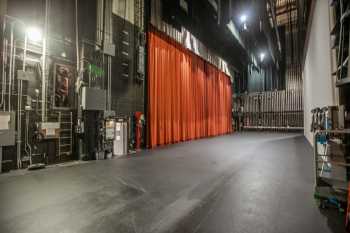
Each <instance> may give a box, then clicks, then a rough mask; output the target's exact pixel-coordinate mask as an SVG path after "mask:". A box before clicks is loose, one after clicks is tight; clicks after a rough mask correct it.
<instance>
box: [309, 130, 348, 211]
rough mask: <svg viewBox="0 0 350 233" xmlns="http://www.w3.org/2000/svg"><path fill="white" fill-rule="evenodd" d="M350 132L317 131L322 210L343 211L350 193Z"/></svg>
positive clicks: (317, 188)
mask: <svg viewBox="0 0 350 233" xmlns="http://www.w3.org/2000/svg"><path fill="white" fill-rule="evenodd" d="M349 135H350V130H349V129H346V130H345V129H344V130H316V131H315V132H314V161H315V194H314V196H315V199H316V200H317V201H318V203H319V207H321V208H326V207H335V208H337V209H338V210H339V211H341V212H344V211H345V209H346V203H347V193H348V168H349V167H350V161H349V159H350V158H349V157H348V154H347V147H346V145H347V141H346V140H347V138H348V136H349Z"/></svg>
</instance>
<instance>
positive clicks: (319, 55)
mask: <svg viewBox="0 0 350 233" xmlns="http://www.w3.org/2000/svg"><path fill="white" fill-rule="evenodd" d="M315 2H316V3H315V4H316V5H315V11H314V15H313V20H312V26H311V33H310V38H309V41H308V45H307V55H306V61H305V66H304V70H303V78H304V134H305V136H306V138H307V139H308V140H309V142H310V143H311V144H312V140H313V139H312V137H313V134H312V133H311V132H310V124H311V113H310V112H311V109H313V108H315V107H323V106H327V105H334V104H335V98H334V89H335V88H334V82H333V81H332V75H331V73H332V72H331V55H330V51H331V49H330V34H329V31H330V30H329V8H328V7H329V3H328V1H326V0H317V1H315Z"/></svg>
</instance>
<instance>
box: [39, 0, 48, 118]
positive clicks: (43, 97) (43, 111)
mask: <svg viewBox="0 0 350 233" xmlns="http://www.w3.org/2000/svg"><path fill="white" fill-rule="evenodd" d="M48 14H49V0H45V19H44V38H43V50H42V56H43V57H42V79H41V121H42V122H45V121H46V62H47V61H46V53H47V51H46V50H47V48H46V47H47V44H48V43H47V42H48V38H47V37H48V17H49V16H48Z"/></svg>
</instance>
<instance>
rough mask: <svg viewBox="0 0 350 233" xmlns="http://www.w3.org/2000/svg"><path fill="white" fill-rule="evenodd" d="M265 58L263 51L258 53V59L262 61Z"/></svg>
mask: <svg viewBox="0 0 350 233" xmlns="http://www.w3.org/2000/svg"><path fill="white" fill-rule="evenodd" d="M264 59H265V53H260V61H261V62H262V61H264Z"/></svg>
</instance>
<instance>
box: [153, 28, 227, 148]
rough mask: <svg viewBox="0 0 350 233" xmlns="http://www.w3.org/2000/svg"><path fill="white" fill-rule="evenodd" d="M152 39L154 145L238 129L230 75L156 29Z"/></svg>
mask: <svg viewBox="0 0 350 233" xmlns="http://www.w3.org/2000/svg"><path fill="white" fill-rule="evenodd" d="M148 39H149V43H148V44H149V47H148V72H149V73H148V124H149V127H148V146H149V147H151V148H153V147H156V146H158V145H164V144H169V143H176V142H180V141H185V140H192V139H196V138H202V137H209V136H215V135H220V134H226V133H230V132H232V126H231V109H232V108H231V104H232V103H231V100H232V93H231V82H230V79H229V77H228V76H227V75H226V74H224V73H223V72H221V71H220V70H218V69H217V68H216V67H214V66H213V65H211V64H209V63H208V62H206V61H204V60H203V59H202V58H200V57H199V56H197V55H195V54H193V53H192V52H190V51H189V50H187V49H185V48H183V47H182V46H181V45H180V44H178V43H176V42H175V41H173V40H172V39H170V38H169V37H167V36H165V35H164V34H163V33H161V32H158V31H156V29H153V30H152V31H151V32H149V34H148Z"/></svg>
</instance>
